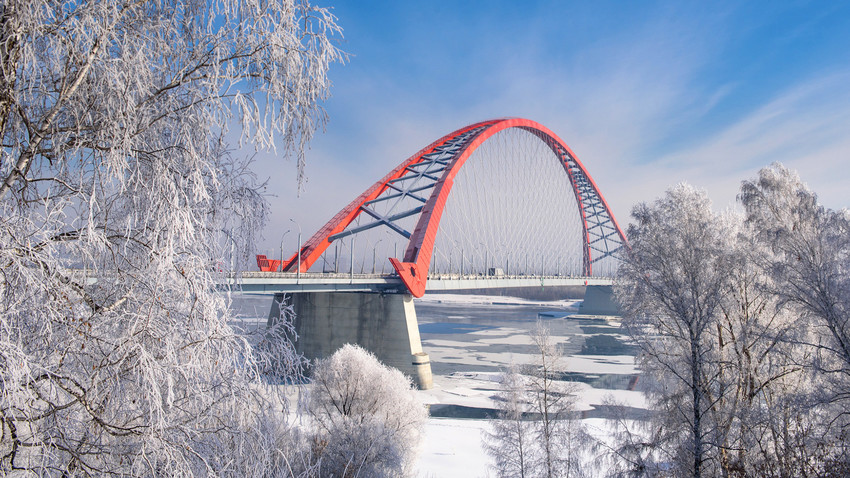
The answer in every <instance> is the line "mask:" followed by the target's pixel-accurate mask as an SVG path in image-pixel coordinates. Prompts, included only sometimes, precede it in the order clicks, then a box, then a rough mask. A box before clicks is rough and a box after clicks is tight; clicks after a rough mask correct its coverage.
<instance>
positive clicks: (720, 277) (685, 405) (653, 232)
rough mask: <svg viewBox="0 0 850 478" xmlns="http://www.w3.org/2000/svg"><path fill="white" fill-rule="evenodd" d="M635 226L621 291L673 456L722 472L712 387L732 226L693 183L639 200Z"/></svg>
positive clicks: (694, 471)
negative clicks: (727, 225) (712, 415)
mask: <svg viewBox="0 0 850 478" xmlns="http://www.w3.org/2000/svg"><path fill="white" fill-rule="evenodd" d="M632 217H633V218H634V219H635V221H636V223H635V224H632V225H630V226H629V230H628V231H629V232H628V236H629V242H630V244H631V247H632V250H631V253H630V254H629V255H628V257H627V259H626V260H625V261H624V263H623V264H622V265H621V267H620V276H619V280H620V282H619V286H618V288H617V297H618V300H619V301H620V303H621V305H622V307H623V315H624V320H625V322H624V323H625V325H627V327H629V329H630V331H631V333H632V335H633V337H635V338H636V340H637V342H638V345H639V346H640V347H641V351H642V366H643V368H644V370H645V372H646V373H648V374H649V375H651V376H653V377H654V379H655V382H654V383H656V384H657V387H656V388H655V389H654V390H651V392H652V393H651V398H652V400H653V401H654V403H655V408H656V410H658V411H659V412H660V413H659V414H658V416H657V418H658V419H659V420H662V421H664V422H666V423H664V425H663V426H665V427H666V428H668V430H678V431H679V433H677V434H675V435H673V436H672V437H671V438H672V441H673V443H670V444H669V446H672V447H673V448H674V450H673V451H672V452H671V454H670V458H671V460H672V461H673V463H674V464H675V466H676V467H678V470H679V471H678V474H680V475H682V476H684V475H689V476H694V477H699V476H704V475H705V476H711V475H714V474H716V472H717V468H716V462H715V461H714V458H715V456H716V455H715V452H716V451H717V450H716V448H714V447H710V446H709V443H710V441H711V440H712V438H711V435H712V434H713V433H714V432H715V428H714V426H713V425H712V424H711V423H710V408H711V406H712V403H711V398H710V392H711V389H712V387H714V386H716V385H717V381H716V378H717V370H716V365H717V350H716V349H715V348H714V347H713V338H712V337H711V334H712V333H713V331H714V330H716V327H717V319H718V315H719V313H720V311H721V305H722V301H723V292H724V291H725V289H726V281H727V271H728V269H729V265H730V264H729V260H728V254H727V253H726V251H727V238H728V237H729V233H730V231H729V230H728V229H726V228H724V226H723V224H722V223H721V221H719V220H718V218H717V217H716V216H715V215H714V214H713V213H712V211H711V205H710V203H709V201H708V198H707V197H706V196H705V194H704V193H702V192H700V191H697V190H695V189H694V188H692V187H690V186H687V185H679V186H676V187H674V188H672V189H670V190H668V191H667V193H666V194H665V195H664V196H663V197H662V198H660V199H657V200H656V201H655V202H654V203H653V204H645V203H642V204H639V205H638V206H636V207H635V208H634V210H633V211H632Z"/></svg>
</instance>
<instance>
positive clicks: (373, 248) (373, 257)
mask: <svg viewBox="0 0 850 478" xmlns="http://www.w3.org/2000/svg"><path fill="white" fill-rule="evenodd" d="M383 240H384V238H383V237H382V238H380V239H378V242H376V243H375V244H374V245H373V246H372V274H374V273H375V255H376V251H377V249H378V244H380V243H381V241H383Z"/></svg>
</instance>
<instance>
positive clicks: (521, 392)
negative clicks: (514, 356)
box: [484, 365, 537, 478]
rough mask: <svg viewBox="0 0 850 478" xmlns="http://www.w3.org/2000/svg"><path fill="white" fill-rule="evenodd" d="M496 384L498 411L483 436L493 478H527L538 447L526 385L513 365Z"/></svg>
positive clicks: (531, 472) (531, 471)
mask: <svg viewBox="0 0 850 478" xmlns="http://www.w3.org/2000/svg"><path fill="white" fill-rule="evenodd" d="M499 383H500V388H501V391H500V392H499V394H498V396H497V402H496V403H497V404H498V405H497V409H498V412H497V415H496V419H495V420H492V421H491V430H489V431H486V432H485V433H484V448H485V450H486V451H487V454H488V455H490V457H491V458H492V459H493V468H494V470H495V471H496V476H499V477H520V478H530V477H532V476H534V474H533V470H532V466H533V464H534V460H535V455H536V450H537V447H536V446H535V443H534V442H533V441H532V433H533V428H532V427H533V425H534V423H533V422H532V420H531V419H530V418H529V417H528V412H527V408H528V404H527V395H528V390H527V384H526V382H525V380H524V379H523V376H522V375H521V374H520V371H519V368H518V367H517V366H516V365H512V366H511V367H510V368H509V369H508V370H507V371H505V372H504V373H503V374H502V375H501V376H500V381H499Z"/></svg>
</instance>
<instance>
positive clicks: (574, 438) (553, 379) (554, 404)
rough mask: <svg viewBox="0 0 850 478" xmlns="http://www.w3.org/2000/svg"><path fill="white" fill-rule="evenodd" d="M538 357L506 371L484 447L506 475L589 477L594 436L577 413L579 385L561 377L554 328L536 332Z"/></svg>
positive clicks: (538, 328)
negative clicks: (585, 453)
mask: <svg viewBox="0 0 850 478" xmlns="http://www.w3.org/2000/svg"><path fill="white" fill-rule="evenodd" d="M531 340H532V342H533V344H534V360H533V361H532V363H530V364H526V365H525V366H523V367H521V368H512V369H510V370H509V371H508V372H507V373H506V374H504V375H503V378H502V382H501V386H502V391H501V393H500V395H499V398H500V399H499V401H498V402H497V404H498V407H499V415H498V417H497V420H495V423H494V425H493V428H492V430H491V431H490V432H488V433H487V434H485V436H484V440H485V448H486V449H487V452H488V454H489V455H490V456H491V457H493V458H494V464H495V466H494V468H495V471H496V473H497V475H498V476H501V477H517V476H522V477H548V478H551V477H581V476H585V466H584V461H586V460H585V459H584V458H585V457H583V456H582V452H583V450H585V449H586V448H587V446H588V444H589V443H590V439H589V437H588V435H587V433H586V432H585V430H584V427H583V426H582V424H581V421H580V420H579V419H578V417H576V416H575V392H576V390H575V388H574V387H572V386H571V384H570V383H568V382H565V381H563V380H561V377H560V375H561V374H562V373H563V371H564V369H565V366H564V363H563V355H562V353H561V349H560V347H559V346H558V344H557V342H555V340H554V339H553V338H552V336H551V334H550V332H549V329H548V328H547V327H546V326H545V325H544V324H543V323H542V322H541V321H538V322H537V325H536V327H535V328H534V330H533V331H532V334H531Z"/></svg>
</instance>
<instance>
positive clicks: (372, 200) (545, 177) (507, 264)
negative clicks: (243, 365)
mask: <svg viewBox="0 0 850 478" xmlns="http://www.w3.org/2000/svg"><path fill="white" fill-rule="evenodd" d="M627 249H628V241H627V240H626V237H625V235H624V234H623V231H622V229H621V228H620V226H619V225H618V224H617V221H616V219H615V218H614V215H613V213H612V212H611V210H610V208H609V207H608V204H607V202H606V201H605V198H604V197H603V195H602V193H601V191H600V190H599V188H598V186H597V185H596V183H595V182H594V181H593V179H592V177H591V176H590V174H589V173H588V171H587V169H586V168H585V166H584V165H583V164H582V163H581V161H579V159H578V157H577V156H576V155H575V153H573V151H572V150H571V149H570V148H569V147H568V146H567V145H566V143H564V142H563V141H562V140H561V139H560V138H558V136H557V135H555V134H554V133H553V132H552V131H550V130H549V129H548V128H546V127H545V126H543V125H541V124H539V123H536V122H534V121H531V120H527V119H521V118H507V119H496V120H490V121H483V122H480V123H475V124H472V125H469V126H466V127H464V128H461V129H459V130H457V131H454V132H452V133H450V134H447V135H445V136H443V137H442V138H439V139H438V140H436V141H434V142H433V143H431V144H430V145H428V146H426V147H425V148H423V149H421V150H420V151H419V152H417V153H416V154H414V155H413V156H411V157H409V158H408V159H406V160H404V161H403V162H402V163H401V164H399V165H398V166H397V167H396V168H394V169H393V170H392V171H390V172H389V173H388V174H387V175H385V176H384V177H383V178H381V179H379V180H378V181H377V182H375V183H374V184H373V185H372V186H371V187H370V188H368V189H367V190H366V191H364V192H363V193H362V194H360V195H359V196H358V197H357V198H355V199H354V200H353V201H352V202H351V203H349V204H348V205H347V206H346V207H344V208H343V209H342V210H341V211H339V212H338V213H337V214H336V215H334V216H333V217H332V218H331V219H330V220H329V221H328V222H327V223H326V224H325V225H324V226H323V227H321V228H320V229H319V230H318V231H317V232H316V233H315V234H314V235H313V236H312V237H310V238H309V239H308V240H307V241H306V242H305V243H304V244H301V243H300V234H299V245H298V248H297V250H296V252H295V253H294V254H293V255H292V256H290V257H288V258H283V257H281V259H280V260H272V259H268V258H267V257H265V256H257V263H258V266H259V267H260V269H261V272H259V273H247V274H245V275H243V278H242V279H241V286H242V288H243V290H244V291H246V292H254V293H267V294H272V293H273V294H275V300H276V303H278V302H281V301H283V300H289V301H290V304H291V305H292V306H293V308H294V310H295V312H296V324H295V325H296V331H297V333H298V335H299V339H298V341H297V342H296V347H298V348H299V350H301V351H302V353H304V354H305V356H307V357H308V358H314V357H321V356H325V355H328V354H330V353H333V351H334V350H336V348H338V347H339V346H341V345H343V344H344V343H346V342H356V343H359V344H361V345H362V346H364V347H366V348H367V349H370V350H372V351H373V352H375V353H376V355H377V356H378V358H380V359H382V360H383V361H384V362H385V363H388V364H389V365H393V366H396V367H397V368H400V369H402V370H404V371H405V372H408V373H409V374H411V375H413V376H414V378H415V379H416V380H417V382H418V383H419V385H420V386H421V387H423V388H427V387H428V386H429V383H430V364H429V362H428V359H427V355H426V354H425V353H424V352H423V351H422V347H421V343H420V340H419V332H418V325H417V323H416V316H415V310H414V307H413V301H412V300H413V298H414V297H422V296H423V295H424V294H425V293H426V292H427V291H435V290H457V289H464V290H482V289H490V288H518V287H519V288H521V287H538V288H539V287H558V286H561V287H569V286H574V287H584V286H595V285H609V286H610V284H611V279H610V278H611V277H612V276H613V274H614V273H615V272H616V268H617V265H618V261H619V259H618V255H619V254H621V253H623V252H624V251H625V250H627ZM278 269H280V272H278ZM379 271H380V272H379ZM284 293H289V294H290V295H289V298H288V299H285V297H284ZM276 310H277V312H276ZM279 310H280V309H279V307H276V306H273V307H272V312H271V313H270V317H269V321H270V322H272V321H274V320H276V318H277V317H279ZM411 356H412V358H413V359H412V361H411Z"/></svg>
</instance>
